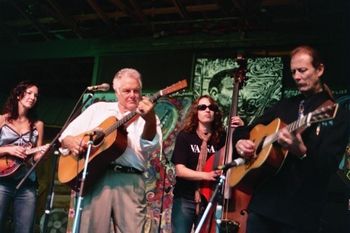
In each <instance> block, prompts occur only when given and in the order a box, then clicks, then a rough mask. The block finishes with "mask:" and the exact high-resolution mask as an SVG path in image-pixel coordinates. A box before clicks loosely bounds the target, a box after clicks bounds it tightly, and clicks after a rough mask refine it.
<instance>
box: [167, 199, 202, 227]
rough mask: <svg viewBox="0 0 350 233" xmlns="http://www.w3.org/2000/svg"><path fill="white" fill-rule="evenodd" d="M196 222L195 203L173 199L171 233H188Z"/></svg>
mask: <svg viewBox="0 0 350 233" xmlns="http://www.w3.org/2000/svg"><path fill="white" fill-rule="evenodd" d="M195 221H196V214H195V203H194V201H193V200H187V199H185V198H179V197H177V198H174V200H173V208H172V212H171V227H172V232H173V233H190V232H191V229H192V226H193V224H195Z"/></svg>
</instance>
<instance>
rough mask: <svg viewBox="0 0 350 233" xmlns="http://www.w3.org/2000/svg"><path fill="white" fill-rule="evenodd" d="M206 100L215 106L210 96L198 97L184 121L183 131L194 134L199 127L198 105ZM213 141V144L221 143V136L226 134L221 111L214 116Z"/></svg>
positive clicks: (212, 126)
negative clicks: (202, 100)
mask: <svg viewBox="0 0 350 233" xmlns="http://www.w3.org/2000/svg"><path fill="white" fill-rule="evenodd" d="M203 98H206V99H208V100H209V102H210V104H215V105H217V103H216V102H215V100H214V99H213V98H212V97H211V96H209V95H202V96H200V97H198V98H197V99H196V100H195V101H193V103H192V104H191V106H190V109H189V112H188V113H187V116H186V118H185V120H184V125H183V127H182V130H183V131H185V132H189V133H194V132H196V130H197V127H198V109H197V106H198V103H199V101H200V100H201V99H203ZM211 131H212V135H211V141H212V143H213V144H216V143H219V141H220V137H221V135H222V134H223V133H224V132H225V129H224V126H223V124H222V112H221V111H220V110H218V111H216V112H215V114H214V120H213V122H212V125H211Z"/></svg>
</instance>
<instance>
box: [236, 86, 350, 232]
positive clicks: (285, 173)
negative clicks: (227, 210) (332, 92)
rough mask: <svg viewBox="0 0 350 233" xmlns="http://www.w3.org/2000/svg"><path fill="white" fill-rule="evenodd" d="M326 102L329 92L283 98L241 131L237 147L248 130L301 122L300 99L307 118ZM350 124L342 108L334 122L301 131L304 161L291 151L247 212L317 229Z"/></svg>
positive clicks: (246, 135)
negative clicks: (278, 123) (304, 150)
mask: <svg viewBox="0 0 350 233" xmlns="http://www.w3.org/2000/svg"><path fill="white" fill-rule="evenodd" d="M327 99H329V97H328V95H327V94H326V93H325V92H321V93H318V94H315V95H313V96H310V97H308V98H305V97H304V96H302V95H299V96H295V97H292V98H289V99H284V100H282V101H280V102H279V103H277V104H276V105H274V106H273V107H272V108H270V109H269V110H267V111H266V112H265V113H264V114H263V116H262V117H260V118H259V119H257V120H256V121H255V122H254V123H253V124H252V125H251V126H249V127H241V128H239V129H238V130H237V131H236V134H235V135H236V137H235V138H234V143H236V142H237V141H238V139H239V138H248V137H249V131H250V130H251V129H252V128H253V127H254V126H255V125H257V124H265V125H266V124H268V123H270V122H271V121H272V120H274V119H275V118H277V117H278V118H280V119H281V120H282V121H283V122H284V123H286V124H289V123H291V122H293V121H295V120H297V119H298V113H299V111H298V110H299V104H300V102H301V101H302V100H304V113H305V114H307V113H309V112H311V111H314V110H315V109H316V108H318V107H319V106H320V105H322V104H323V103H324V102H325V101H326V100H327ZM348 121H349V115H348V112H347V111H346V109H344V108H339V109H338V112H337V115H336V117H335V118H334V119H333V120H330V121H323V122H320V123H317V124H313V125H311V126H310V127H309V128H307V129H306V130H305V131H304V132H303V133H302V138H303V141H304V143H305V145H306V147H307V153H306V154H307V156H306V158H304V159H303V160H301V159H300V158H299V157H297V156H296V155H293V154H291V153H288V154H287V157H286V159H285V161H284V163H283V165H282V167H281V169H280V170H279V172H278V173H277V174H276V175H274V176H272V177H269V178H268V179H267V180H266V181H265V182H264V183H263V184H261V185H259V186H258V187H257V188H256V189H255V191H254V194H253V198H252V200H251V202H250V205H249V211H253V212H256V213H259V214H261V215H263V216H266V217H268V218H271V219H274V220H277V221H280V222H283V223H286V224H290V225H292V226H295V227H297V228H300V229H315V228H316V227H317V226H318V223H319V219H320V216H321V214H322V208H323V206H324V202H325V200H326V195H327V189H328V183H329V178H330V176H331V175H332V174H333V173H335V171H336V170H337V168H338V165H339V162H340V160H341V158H342V156H343V154H344V150H345V147H346V144H347V141H348V132H349V124H348Z"/></svg>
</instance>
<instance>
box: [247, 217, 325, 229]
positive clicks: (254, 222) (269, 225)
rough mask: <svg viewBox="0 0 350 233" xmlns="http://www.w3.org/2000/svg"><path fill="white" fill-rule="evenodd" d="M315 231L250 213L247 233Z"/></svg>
mask: <svg viewBox="0 0 350 233" xmlns="http://www.w3.org/2000/svg"><path fill="white" fill-rule="evenodd" d="M317 232H318V231H317V230H316V229H315V230H301V229H298V228H296V227H294V226H291V225H288V224H285V223H282V222H279V221H275V220H272V219H270V218H267V217H265V216H262V215H260V214H256V213H254V212H250V213H249V215H248V222H247V232H246V233H317Z"/></svg>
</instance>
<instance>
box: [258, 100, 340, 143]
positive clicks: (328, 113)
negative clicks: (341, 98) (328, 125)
mask: <svg viewBox="0 0 350 233" xmlns="http://www.w3.org/2000/svg"><path fill="white" fill-rule="evenodd" d="M337 111H338V104H329V105H326V106H322V107H320V108H317V109H316V110H315V111H313V112H310V113H308V114H307V115H305V116H302V117H300V118H299V119H298V120H296V121H293V122H292V123H290V124H289V125H287V126H286V127H285V128H287V130H288V131H289V132H290V133H292V132H295V131H297V130H299V129H302V128H307V127H309V126H310V125H311V124H313V123H317V122H322V121H326V120H330V119H333V118H334V117H335V115H336V114H337ZM279 131H280V130H278V131H277V132H276V133H274V134H271V135H269V136H267V137H266V139H265V142H264V146H265V145H268V144H272V143H274V142H276V141H277V138H278V133H279Z"/></svg>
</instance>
